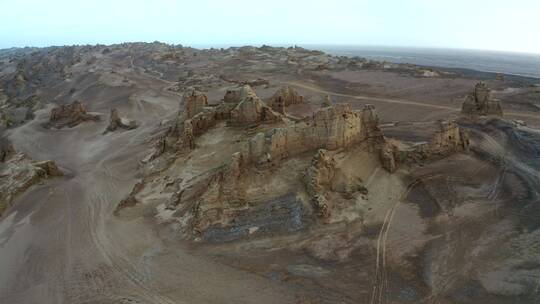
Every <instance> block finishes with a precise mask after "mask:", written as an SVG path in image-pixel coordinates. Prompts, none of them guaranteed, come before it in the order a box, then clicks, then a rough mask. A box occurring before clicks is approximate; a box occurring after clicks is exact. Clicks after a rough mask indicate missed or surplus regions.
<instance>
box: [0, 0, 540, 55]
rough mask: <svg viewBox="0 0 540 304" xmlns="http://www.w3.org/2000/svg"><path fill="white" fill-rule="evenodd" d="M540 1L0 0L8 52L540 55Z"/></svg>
mask: <svg viewBox="0 0 540 304" xmlns="http://www.w3.org/2000/svg"><path fill="white" fill-rule="evenodd" d="M539 11H540V2H539V1H537V0H515V1H513V2H512V3H508V1H506V0H478V1H468V0H455V1H452V2H451V3H449V2H441V1H427V0H399V1H397V0H380V1H369V0H335V1H331V2H329V1H322V0H320V1H317V0H311V1H288V0H275V1H272V2H266V3H265V2H259V3H255V4H254V2H253V1H248V0H234V1H217V0H198V1H180V0H160V1H145V0H129V1H128V0H117V1H108V0H95V1H92V2H76V1H75V2H74V1H68V0H49V1H39V0H27V1H7V0H0V12H2V13H3V14H0V15H1V17H2V18H0V48H10V47H24V46H26V45H28V46H36V47H44V46H50V45H84V44H97V43H100V44H113V43H121V42H122V41H147V42H150V41H154V40H158V41H164V42H167V43H182V44H185V45H194V46H195V45H204V44H212V45H225V44H230V45H246V44H249V45H261V44H263V43H266V44H270V45H278V44H287V45H290V44H294V43H296V44H298V45H314V44H315V45H316V44H330V45H362V46H366V45H369V46H395V47H420V48H452V49H477V50H493V51H505V52H522V53H534V54H540V40H538V39H535V36H534V35H533V31H534V30H536V29H538V28H540V18H538V16H537V13H538V12H539Z"/></svg>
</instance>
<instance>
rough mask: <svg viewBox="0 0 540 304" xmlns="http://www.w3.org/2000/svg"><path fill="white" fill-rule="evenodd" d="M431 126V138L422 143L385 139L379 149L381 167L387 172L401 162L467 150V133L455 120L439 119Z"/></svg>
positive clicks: (438, 156) (443, 155)
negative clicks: (412, 143)
mask: <svg viewBox="0 0 540 304" xmlns="http://www.w3.org/2000/svg"><path fill="white" fill-rule="evenodd" d="M433 128H434V131H433V132H432V135H431V138H430V139H429V141H428V142H426V143H423V144H415V145H412V146H410V145H407V144H404V143H401V142H399V141H396V140H391V139H387V140H386V141H385V143H384V144H383V145H381V147H380V150H379V152H380V154H379V156H380V160H381V165H382V167H383V168H385V169H386V170H387V171H389V172H395V171H396V170H397V168H398V167H399V165H400V164H402V163H406V162H411V163H416V162H419V161H422V160H429V159H437V158H441V157H445V156H448V155H451V154H453V153H457V152H468V151H469V144H470V143H469V135H468V134H467V132H466V131H464V130H462V129H461V128H460V127H459V125H458V124H457V123H456V121H454V120H450V121H446V120H440V121H438V122H437V123H436V125H435V126H433Z"/></svg>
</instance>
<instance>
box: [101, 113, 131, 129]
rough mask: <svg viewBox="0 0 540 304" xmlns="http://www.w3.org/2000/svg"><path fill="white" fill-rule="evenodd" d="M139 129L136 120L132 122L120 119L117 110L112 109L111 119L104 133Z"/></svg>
mask: <svg viewBox="0 0 540 304" xmlns="http://www.w3.org/2000/svg"><path fill="white" fill-rule="evenodd" d="M135 128H137V122H136V121H135V120H130V119H126V118H122V117H120V114H119V113H118V110H117V109H114V108H113V109H111V114H110V117H109V125H108V126H107V129H105V131H104V132H103V133H107V132H113V131H116V130H117V129H125V130H132V129H135Z"/></svg>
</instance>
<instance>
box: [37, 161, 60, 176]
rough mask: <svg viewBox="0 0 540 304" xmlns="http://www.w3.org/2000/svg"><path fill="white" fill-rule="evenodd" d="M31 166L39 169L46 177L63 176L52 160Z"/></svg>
mask: <svg viewBox="0 0 540 304" xmlns="http://www.w3.org/2000/svg"><path fill="white" fill-rule="evenodd" d="M32 165H33V166H34V167H37V168H40V169H42V170H43V171H45V174H46V175H47V176H63V175H64V172H62V171H61V170H60V169H59V168H58V166H57V165H56V163H55V162H54V161H52V160H45V161H40V162H33V163H32Z"/></svg>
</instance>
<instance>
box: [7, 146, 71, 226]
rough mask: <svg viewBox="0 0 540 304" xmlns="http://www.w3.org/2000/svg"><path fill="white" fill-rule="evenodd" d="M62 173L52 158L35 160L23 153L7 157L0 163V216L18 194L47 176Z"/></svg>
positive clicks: (60, 174)
mask: <svg viewBox="0 0 540 304" xmlns="http://www.w3.org/2000/svg"><path fill="white" fill-rule="evenodd" d="M62 175H63V172H62V171H61V170H60V169H59V168H58V166H56V164H55V162H53V161H51V160H47V161H41V162H34V161H32V160H31V159H30V158H29V157H27V156H26V155H25V154H23V153H18V154H15V155H13V156H10V157H9V158H6V159H5V162H2V163H0V216H1V215H2V214H3V213H4V212H5V210H6V209H7V208H8V207H9V206H11V204H12V202H13V199H14V197H15V196H17V195H18V194H20V193H22V192H24V191H25V190H26V189H28V188H30V187H31V186H33V185H35V184H37V183H39V182H41V181H42V180H43V179H45V178H47V177H54V176H62Z"/></svg>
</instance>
